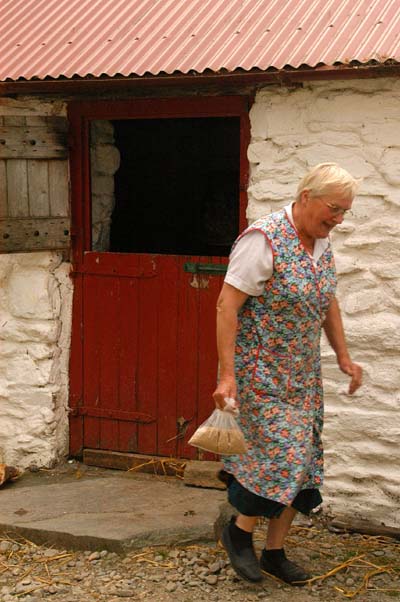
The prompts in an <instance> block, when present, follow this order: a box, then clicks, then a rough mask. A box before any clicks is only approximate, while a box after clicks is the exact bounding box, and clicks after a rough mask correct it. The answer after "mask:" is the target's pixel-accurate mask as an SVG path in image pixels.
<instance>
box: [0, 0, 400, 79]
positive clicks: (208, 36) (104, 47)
mask: <svg viewBox="0 0 400 602" xmlns="http://www.w3.org/2000/svg"><path fill="white" fill-rule="evenodd" d="M389 59H392V60H393V61H399V59H400V0H2V2H1V6H0V81H4V80H18V79H28V80H31V79H44V78H60V77H63V78H72V77H74V76H78V77H88V76H89V77H90V76H93V77H100V76H104V75H106V76H109V77H113V76H116V75H122V76H132V75H136V76H143V75H148V74H151V75H158V74H161V73H167V74H172V73H178V74H179V73H182V74H187V73H204V72H205V71H211V72H214V73H220V72H223V71H227V72H234V71H237V70H245V71H250V70H254V69H258V70H266V69H268V68H271V67H273V68H275V69H282V68H284V67H292V68H295V69H296V68H298V67H300V66H301V65H307V66H309V67H311V68H313V67H316V66H317V65H319V64H324V65H335V64H348V63H349V62H352V61H356V62H358V63H361V64H366V63H369V62H371V61H376V62H378V63H384V62H386V61H388V60H389Z"/></svg>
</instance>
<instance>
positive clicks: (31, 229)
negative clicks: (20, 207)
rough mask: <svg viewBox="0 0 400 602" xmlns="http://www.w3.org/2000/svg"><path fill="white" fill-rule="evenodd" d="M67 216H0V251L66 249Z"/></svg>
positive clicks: (67, 244)
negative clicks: (9, 217)
mask: <svg viewBox="0 0 400 602" xmlns="http://www.w3.org/2000/svg"><path fill="white" fill-rule="evenodd" d="M69 228H70V224H69V219H68V218H63V217H50V218H48V217H47V218H46V217H41V218H36V219H34V218H33V219H32V218H12V219H8V218H0V244H1V246H0V251H1V252H2V253H12V252H13V251H43V250H46V249H68V248H69V245H70V231H69Z"/></svg>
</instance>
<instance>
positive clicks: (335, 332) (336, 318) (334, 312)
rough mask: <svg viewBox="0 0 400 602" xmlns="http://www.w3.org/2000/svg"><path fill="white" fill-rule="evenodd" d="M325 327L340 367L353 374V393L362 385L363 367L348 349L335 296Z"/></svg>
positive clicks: (350, 374)
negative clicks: (353, 358)
mask: <svg viewBox="0 0 400 602" xmlns="http://www.w3.org/2000/svg"><path fill="white" fill-rule="evenodd" d="M323 328H324V330H325V334H326V336H327V338H328V341H329V343H330V345H331V347H332V349H333V350H334V352H335V353H336V357H337V362H338V365H339V368H340V369H341V371H342V372H344V373H345V374H348V375H349V376H351V381H350V385H349V393H350V394H352V393H354V392H355V391H356V390H357V389H358V388H359V387H360V386H361V382H362V368H361V366H359V365H358V364H355V363H354V362H352V361H351V358H350V355H349V352H348V349H347V344H346V338H345V334H344V328H343V322H342V316H341V314H340V308H339V303H338V301H337V299H336V297H334V299H333V301H332V302H331V304H330V306H329V309H328V311H327V314H326V318H325V322H324V323H323Z"/></svg>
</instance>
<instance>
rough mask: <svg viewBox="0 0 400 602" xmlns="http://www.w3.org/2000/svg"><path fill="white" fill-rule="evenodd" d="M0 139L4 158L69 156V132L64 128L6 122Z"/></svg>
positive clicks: (0, 148) (63, 157)
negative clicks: (8, 123)
mask: <svg viewBox="0 0 400 602" xmlns="http://www.w3.org/2000/svg"><path fill="white" fill-rule="evenodd" d="M5 119H8V120H9V119H10V117H6V118H5ZM21 119H24V118H21ZM0 139H1V140H2V141H3V142H2V144H0V158H2V159H22V158H23V159H52V158H54V159H66V158H67V156H68V152H67V134H66V132H65V131H64V130H63V129H59V130H57V129H51V127H50V126H46V127H43V126H42V127H40V126H25V127H21V126H17V125H15V126H12V125H10V126H8V125H6V124H5V125H3V126H0Z"/></svg>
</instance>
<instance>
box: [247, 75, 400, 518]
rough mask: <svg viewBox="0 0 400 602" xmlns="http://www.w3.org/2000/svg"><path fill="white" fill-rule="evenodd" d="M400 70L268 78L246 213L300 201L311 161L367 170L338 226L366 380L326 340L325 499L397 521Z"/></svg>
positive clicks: (255, 132) (345, 309)
mask: <svg viewBox="0 0 400 602" xmlns="http://www.w3.org/2000/svg"><path fill="white" fill-rule="evenodd" d="M399 107H400V80H394V79H380V80H379V79H377V80H363V81H361V80H355V81H351V82H335V83H326V82H323V83H322V82H318V83H313V84H310V85H306V84H305V85H304V86H303V87H301V88H293V89H288V88H277V87H275V86H274V87H268V88H264V89H262V90H261V91H259V92H258V94H257V95H256V99H255V103H254V105H253V107H252V110H251V128H252V138H251V144H250V147H249V150H248V157H249V161H250V163H251V171H250V173H251V177H250V183H249V206H248V218H249V220H250V221H253V220H254V219H255V218H257V217H259V216H261V215H264V214H265V213H269V212H271V211H275V210H276V209H278V208H280V207H282V206H283V205H284V204H287V203H288V202H289V201H291V200H293V195H294V192H295V191H296V188H297V184H298V181H299V179H300V178H301V177H302V176H303V175H304V173H305V172H306V171H307V170H308V169H309V168H310V167H312V166H313V165H315V164H317V163H321V162H325V161H335V162H337V163H339V164H340V165H341V166H342V167H344V168H345V169H347V170H348V171H349V172H350V173H351V174H352V175H354V176H355V177H359V178H363V181H362V183H361V187H360V192H359V195H358V197H357V198H356V200H355V202H354V204H353V208H354V215H353V217H350V218H346V219H345V221H344V222H343V224H342V225H340V226H338V227H337V228H335V231H334V233H333V236H332V241H333V248H334V252H335V257H336V264H337V270H338V275H339V286H338V299H339V303H340V305H341V308H342V313H343V320H344V325H345V329H346V335H347V340H348V344H349V348H350V352H351V355H352V358H353V360H354V361H357V362H358V363H360V364H361V365H362V366H363V368H364V386H363V387H362V388H361V389H360V390H359V391H358V392H356V394H355V395H353V396H350V395H348V394H347V393H346V390H347V386H348V378H347V377H346V376H345V375H344V374H342V373H341V372H340V371H339V370H338V368H337V366H336V361H335V356H334V354H333V352H332V350H331V349H330V348H329V346H328V345H327V343H326V341H325V340H324V341H323V373H324V387H325V430H324V442H325V463H326V480H325V487H324V499H325V507H326V508H328V509H329V508H332V510H333V511H334V513H339V514H342V515H346V516H353V517H356V518H359V519H363V518H366V519H368V520H373V521H375V522H378V523H383V524H385V525H388V526H392V527H393V526H396V527H399V526H400V511H399V508H400V419H399V402H400V334H399V332H400V244H399V236H400V110H399Z"/></svg>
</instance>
